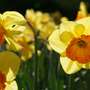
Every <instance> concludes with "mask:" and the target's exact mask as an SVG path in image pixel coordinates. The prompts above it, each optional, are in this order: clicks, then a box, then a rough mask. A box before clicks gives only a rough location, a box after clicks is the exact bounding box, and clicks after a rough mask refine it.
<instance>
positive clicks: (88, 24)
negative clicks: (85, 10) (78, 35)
mask: <svg viewBox="0 0 90 90" xmlns="http://www.w3.org/2000/svg"><path fill="white" fill-rule="evenodd" d="M76 23H78V24H82V25H83V26H84V27H85V31H84V34H86V35H90V17H86V18H83V19H80V20H77V21H76Z"/></svg>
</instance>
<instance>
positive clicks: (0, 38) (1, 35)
mask: <svg viewBox="0 0 90 90" xmlns="http://www.w3.org/2000/svg"><path fill="white" fill-rule="evenodd" d="M4 34H5V30H4V28H3V27H2V26H1V25H0V45H1V44H3V42H4V40H5V39H4Z"/></svg>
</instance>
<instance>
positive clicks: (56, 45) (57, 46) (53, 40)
mask: <svg viewBox="0 0 90 90" xmlns="http://www.w3.org/2000/svg"><path fill="white" fill-rule="evenodd" d="M49 44H50V46H51V47H52V49H54V50H55V51H56V52H58V53H62V52H63V51H64V50H65V48H66V45H65V44H64V43H63V42H61V41H60V31H59V30H55V31H54V32H53V33H52V34H51V36H50V37H49Z"/></svg>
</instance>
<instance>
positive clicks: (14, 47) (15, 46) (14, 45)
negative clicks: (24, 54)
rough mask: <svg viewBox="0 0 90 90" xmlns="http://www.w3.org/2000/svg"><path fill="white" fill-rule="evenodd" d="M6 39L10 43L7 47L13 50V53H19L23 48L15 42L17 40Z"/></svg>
mask: <svg viewBox="0 0 90 90" xmlns="http://www.w3.org/2000/svg"><path fill="white" fill-rule="evenodd" d="M5 39H6V41H7V43H8V45H7V48H8V49H10V50H13V51H19V50H20V49H21V48H22V47H21V46H20V45H19V44H18V43H17V42H15V40H12V39H11V38H9V37H5Z"/></svg>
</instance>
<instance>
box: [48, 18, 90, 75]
mask: <svg viewBox="0 0 90 90" xmlns="http://www.w3.org/2000/svg"><path fill="white" fill-rule="evenodd" d="M49 44H50V46H51V47H52V48H53V49H54V50H55V51H56V52H58V53H59V54H60V56H61V57H60V63H61V65H62V68H63V69H64V71H65V72H66V73H67V74H73V73H75V72H77V71H79V70H80V69H81V68H85V69H90V17H87V18H83V19H80V20H77V21H68V22H64V23H61V25H60V29H59V30H55V31H54V32H53V33H52V34H51V36H50V38H49Z"/></svg>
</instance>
